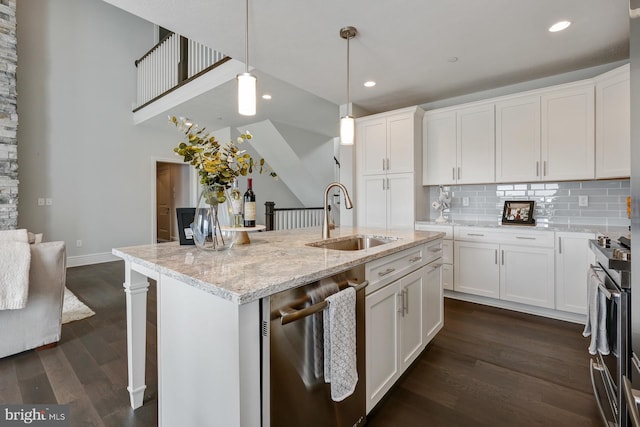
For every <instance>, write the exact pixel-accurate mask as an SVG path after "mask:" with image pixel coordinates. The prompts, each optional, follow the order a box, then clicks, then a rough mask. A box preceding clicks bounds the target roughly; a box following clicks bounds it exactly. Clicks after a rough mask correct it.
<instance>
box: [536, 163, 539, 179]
mask: <svg viewBox="0 0 640 427" xmlns="http://www.w3.org/2000/svg"><path fill="white" fill-rule="evenodd" d="M536 176H540V162H536Z"/></svg>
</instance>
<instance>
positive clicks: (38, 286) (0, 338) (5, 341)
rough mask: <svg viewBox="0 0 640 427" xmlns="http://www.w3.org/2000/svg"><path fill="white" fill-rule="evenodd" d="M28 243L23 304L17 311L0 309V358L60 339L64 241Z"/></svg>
mask: <svg viewBox="0 0 640 427" xmlns="http://www.w3.org/2000/svg"><path fill="white" fill-rule="evenodd" d="M29 246H30V248H31V265H30V268H29V297H28V299H27V305H26V307H25V308H22V309H19V310H0V358H1V357H6V356H9V355H12V354H16V353H20V352H22V351H25V350H30V349H32V348H36V347H40V346H43V345H46V344H51V343H55V342H58V341H60V332H61V330H62V301H63V299H64V286H65V281H66V262H67V261H66V259H67V257H66V248H65V243H64V242H45V243H35V244H31V245H29Z"/></svg>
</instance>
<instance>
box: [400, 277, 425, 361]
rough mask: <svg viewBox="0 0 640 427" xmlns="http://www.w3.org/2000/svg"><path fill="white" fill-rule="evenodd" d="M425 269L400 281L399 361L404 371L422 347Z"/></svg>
mask: <svg viewBox="0 0 640 427" xmlns="http://www.w3.org/2000/svg"><path fill="white" fill-rule="evenodd" d="M425 268H426V267H422V268H420V269H418V270H416V271H414V272H413V273H410V274H408V275H406V276H405V277H403V278H402V279H401V281H400V296H401V298H402V299H403V303H402V304H401V308H402V310H401V316H402V320H401V322H402V323H401V327H400V331H401V333H400V360H401V370H402V371H404V369H406V368H407V367H408V366H409V365H410V364H411V362H413V361H414V360H415V359H416V357H418V355H419V354H420V352H421V351H422V349H423V348H424V345H423V341H422V340H423V338H424V333H423V329H422V326H423V315H424V313H423V310H424V307H423V306H422V303H423V298H424V296H423V292H425V289H424V288H425V286H426V285H425V276H424V273H425Z"/></svg>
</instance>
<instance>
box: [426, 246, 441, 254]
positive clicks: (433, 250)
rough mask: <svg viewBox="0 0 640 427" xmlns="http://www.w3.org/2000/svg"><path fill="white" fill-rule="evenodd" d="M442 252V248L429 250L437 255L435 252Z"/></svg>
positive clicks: (437, 247)
mask: <svg viewBox="0 0 640 427" xmlns="http://www.w3.org/2000/svg"><path fill="white" fill-rule="evenodd" d="M440 251H442V248H441V247H440V246H434V247H432V248H429V252H433V253H435V252H440Z"/></svg>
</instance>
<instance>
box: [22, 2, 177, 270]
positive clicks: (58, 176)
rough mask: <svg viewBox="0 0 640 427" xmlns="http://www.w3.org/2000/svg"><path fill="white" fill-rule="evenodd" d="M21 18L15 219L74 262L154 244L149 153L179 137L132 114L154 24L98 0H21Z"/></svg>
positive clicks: (163, 150)
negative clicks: (60, 243)
mask: <svg viewBox="0 0 640 427" xmlns="http://www.w3.org/2000/svg"><path fill="white" fill-rule="evenodd" d="M17 20H18V25H17V27H18V28H17V38H18V111H19V115H20V126H19V129H18V153H19V159H20V164H19V179H20V202H19V207H18V214H19V219H18V226H19V227H26V228H28V229H30V230H33V231H36V232H43V233H44V235H45V240H49V241H51V240H64V241H65V242H66V244H67V255H68V256H69V265H78V264H83V263H92V262H99V261H102V260H106V259H109V258H110V252H111V249H112V248H114V247H121V246H127V245H137V244H145V243H150V242H151V238H152V227H151V224H152V222H153V219H152V218H153V217H152V207H153V203H152V201H153V199H154V197H153V196H152V186H153V184H152V177H154V176H155V161H154V160H153V159H157V158H171V157H172V156H173V153H172V149H173V147H174V146H175V145H177V141H178V137H179V135H177V134H176V133H175V132H172V130H171V129H170V128H169V127H168V128H167V131H166V132H165V131H163V132H158V131H154V130H152V129H149V128H146V127H144V126H134V125H133V122H132V113H131V107H132V102H133V100H134V97H135V66H134V60H135V59H137V58H139V57H140V56H141V55H143V54H144V53H145V52H146V51H147V50H148V49H149V48H150V47H151V46H153V44H154V28H153V25H152V24H150V23H148V22H146V21H143V20H141V19H139V18H137V17H135V16H133V15H130V14H128V13H126V12H123V11H122V10H120V9H117V8H115V7H113V6H111V5H109V4H107V3H105V2H102V1H100V0H29V1H20V2H18V4H17ZM38 197H50V198H52V200H53V205H52V206H45V207H38V206H37V204H36V200H37V198H38ZM77 240H82V243H83V245H82V247H76V241H77Z"/></svg>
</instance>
